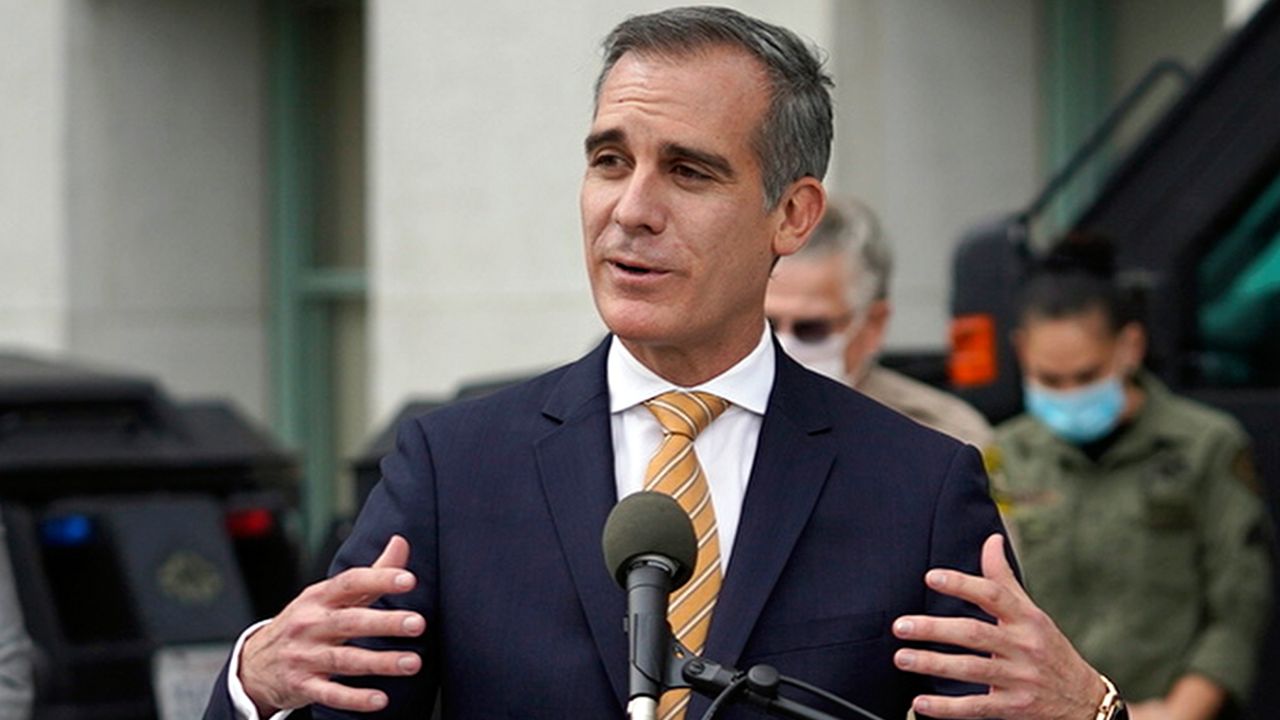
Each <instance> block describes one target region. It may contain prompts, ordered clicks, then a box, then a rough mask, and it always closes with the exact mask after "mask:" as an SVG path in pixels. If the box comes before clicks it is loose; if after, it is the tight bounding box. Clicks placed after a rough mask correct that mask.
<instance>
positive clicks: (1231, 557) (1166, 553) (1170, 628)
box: [993, 375, 1271, 703]
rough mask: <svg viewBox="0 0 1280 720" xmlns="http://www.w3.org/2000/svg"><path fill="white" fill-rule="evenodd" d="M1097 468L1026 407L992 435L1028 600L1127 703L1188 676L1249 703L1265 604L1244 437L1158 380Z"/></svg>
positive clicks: (1258, 508)
mask: <svg viewBox="0 0 1280 720" xmlns="http://www.w3.org/2000/svg"><path fill="white" fill-rule="evenodd" d="M1139 383H1140V384H1141V386H1142V387H1143V389H1144V390H1145V391H1146V402H1145V403H1144V405H1143V407H1142V409H1141V411H1140V412H1139V414H1138V416H1137V417H1136V418H1134V419H1133V421H1132V422H1131V423H1130V425H1129V427H1128V428H1126V429H1124V430H1123V431H1122V432H1121V434H1120V435H1119V436H1118V437H1116V438H1115V440H1114V443H1113V444H1112V445H1111V446H1110V447H1109V448H1107V449H1106V450H1105V451H1104V452H1103V454H1102V455H1101V456H1100V457H1099V458H1098V461H1097V462H1096V463H1095V462H1094V461H1092V460H1090V459H1089V458H1088V457H1087V456H1086V455H1085V454H1084V453H1082V452H1081V451H1080V450H1079V448H1077V447H1076V446H1073V445H1071V444H1069V443H1067V442H1065V441H1063V440H1060V439H1058V438H1057V437H1056V436H1054V435H1053V434H1051V433H1050V432H1049V431H1048V430H1047V429H1046V428H1045V427H1044V426H1043V425H1041V424H1040V423H1039V422H1038V421H1036V420H1034V419H1033V418H1031V417H1029V416H1027V415H1022V416H1019V417H1016V418H1014V419H1012V420H1010V421H1008V422H1007V423H1004V424H1003V425H1001V426H1000V427H998V428H997V429H996V448H995V450H996V452H997V453H998V462H999V464H1000V466H1001V467H1000V472H997V473H995V474H994V475H993V485H994V488H995V495H996V501H997V504H998V505H1000V507H1001V509H1002V510H1003V511H1004V513H1005V520H1006V522H1007V523H1009V524H1011V525H1012V527H1013V529H1014V530H1015V533H1014V537H1015V543H1016V546H1017V547H1016V549H1017V553H1018V557H1019V559H1020V561H1021V563H1022V571H1023V577H1024V580H1025V582H1026V585H1027V589H1028V590H1029V591H1030V593H1031V596H1032V597H1033V598H1034V599H1035V601H1036V602H1037V603H1038V604H1040V606H1041V607H1042V608H1043V609H1044V610H1045V611H1046V612H1048V613H1049V615H1050V616H1051V617H1052V618H1053V619H1054V620H1055V621H1056V622H1057V623H1058V625H1059V626H1060V627H1061V628H1062V630H1063V631H1064V632H1065V633H1066V635H1067V637H1069V638H1070V639H1071V641H1072V642H1073V643H1074V644H1075V646H1076V647H1077V648H1078V649H1079V650H1080V652H1081V654H1082V655H1084V657H1085V658H1086V659H1087V660H1088V661H1089V662H1090V663H1091V664H1093V665H1094V667H1096V668H1098V670H1099V671H1101V672H1102V673H1104V674H1106V675H1107V676H1109V677H1110V678H1112V680H1113V681H1115V683H1116V685H1117V686H1119V687H1120V689H1121V692H1123V693H1124V694H1125V696H1126V697H1127V698H1128V699H1129V700H1131V701H1141V700H1145V699H1149V698H1153V697H1160V696H1163V695H1165V694H1166V693H1167V692H1168V691H1169V689H1170V688H1171V686H1172V685H1173V683H1174V681H1175V680H1177V679H1178V678H1179V677H1180V676H1182V675H1184V674H1187V673H1198V674H1201V675H1204V676H1207V677H1208V678H1209V679H1210V680H1212V681H1214V682H1216V683H1217V684H1218V685H1220V686H1222V687H1223V688H1225V689H1226V690H1227V692H1228V693H1229V694H1230V695H1231V697H1232V699H1233V700H1235V701H1236V702H1237V703H1239V702H1247V699H1248V695H1249V691H1250V687H1251V684H1252V679H1253V676H1254V674H1255V665H1256V661H1257V656H1258V651H1259V645H1260V642H1261V639H1262V636H1263V633H1264V630H1265V628H1266V623H1267V619H1268V613H1269V609H1270V601H1271V597H1270V594H1271V578H1270V567H1271V565H1270V550H1269V548H1270V526H1269V524H1268V520H1267V516H1266V511H1265V508H1264V505H1263V503H1262V500H1261V499H1260V493H1259V489H1258V486H1257V478H1256V477H1255V475H1254V472H1253V466H1252V463H1251V459H1250V454H1249V448H1248V438H1247V436H1246V435H1245V433H1244V431H1243V430H1242V429H1241V428H1240V426H1239V424H1238V423H1237V422H1236V421H1235V420H1234V419H1232V418H1230V417H1229V416H1227V415H1225V414H1223V413H1220V412H1218V411H1216V410H1211V409H1209V408H1207V407H1205V406H1203V405H1200V404H1197V403H1194V402H1191V401H1189V400H1185V399H1182V398H1178V397H1175V396H1173V395H1172V394H1170V393H1169V391H1168V390H1167V389H1166V388H1165V387H1164V386H1163V385H1162V384H1160V383H1159V382H1158V381H1157V380H1155V378H1154V377H1151V376H1149V375H1143V376H1142V377H1140V379H1139Z"/></svg>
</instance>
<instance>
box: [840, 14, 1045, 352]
mask: <svg viewBox="0 0 1280 720" xmlns="http://www.w3.org/2000/svg"><path fill="white" fill-rule="evenodd" d="M837 8H838V9H837V18H838V22H839V26H840V33H839V36H838V37H839V45H838V54H837V60H838V65H837V67H836V70H837V82H838V83H839V84H840V86H841V90H840V91H839V94H838V98H839V100H840V106H839V108H838V109H837V114H836V117H837V120H836V122H837V125H836V129H837V132H836V150H835V167H836V172H837V178H836V181H837V182H835V183H832V184H833V185H835V186H837V187H838V189H840V190H847V191H849V192H853V193H855V194H857V195H859V196H861V197H862V198H863V199H864V200H866V201H867V202H868V203H869V204H870V205H871V206H872V207H873V208H875V210H876V211H877V212H878V213H879V215H880V219H881V224H882V226H883V228H884V231H885V233H886V235H887V237H888V238H889V241H890V242H891V244H892V245H893V248H894V252H895V256H896V260H897V262H896V264H895V268H894V276H893V284H892V289H891V293H892V301H893V307H894V315H893V319H892V321H891V324H890V328H889V334H888V338H887V344H888V346H889V347H897V348H940V347H943V346H945V345H946V343H947V334H946V333H947V322H948V318H949V309H948V302H949V297H950V295H949V293H950V271H951V270H950V268H951V254H952V250H953V249H954V246H955V243H956V241H957V240H958V238H959V236H960V234H961V233H962V232H963V231H964V230H965V229H967V228H968V227H970V226H971V225H972V224H973V223H974V222H975V221H979V220H982V219H984V217H986V216H988V215H992V214H997V213H1003V212H1009V211H1012V210H1015V209H1018V208H1020V207H1021V206H1022V205H1024V204H1025V203H1026V202H1027V201H1028V200H1030V199H1031V197H1032V196H1033V195H1034V193H1035V192H1036V190H1037V189H1038V183H1039V179H1038V167H1037V157H1038V156H1039V144H1038V143H1039V138H1038V136H1037V112H1038V110H1037V108H1038V105H1039V87H1040V86H1039V78H1038V72H1039V67H1038V45H1037V42H1038V41H1037V33H1038V29H1037V27H1038V26H1037V18H1036V9H1035V4H1034V3H1028V2H1025V1H1024V0H953V1H948V2H932V3H930V2H895V1H893V0H857V1H855V2H840V3H837Z"/></svg>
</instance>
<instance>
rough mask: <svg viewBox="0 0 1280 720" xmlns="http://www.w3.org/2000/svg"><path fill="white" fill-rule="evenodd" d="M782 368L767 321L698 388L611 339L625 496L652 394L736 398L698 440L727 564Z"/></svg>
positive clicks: (245, 711)
mask: <svg viewBox="0 0 1280 720" xmlns="http://www.w3.org/2000/svg"><path fill="white" fill-rule="evenodd" d="M775 370H776V359H775V358H774V355H773V342H772V340H771V337H770V335H769V328H768V326H767V325H766V326H765V327H764V329H763V330H761V333H760V342H759V343H757V344H756V347H755V349H754V350H752V351H751V352H750V353H749V354H748V355H747V356H746V357H745V358H743V359H742V360H740V361H738V363H737V364H736V365H734V366H733V367H731V368H729V369H728V370H726V371H724V372H723V373H721V374H719V375H717V376H715V377H714V378H712V379H710V380H708V381H706V382H705V383H702V384H701V385H698V386H697V387H691V388H681V387H678V386H676V385H674V384H672V383H671V382H670V381H669V380H663V379H662V378H661V377H659V376H658V375H657V374H656V373H654V372H653V371H652V370H650V369H649V368H647V367H645V366H644V365H641V364H640V361H639V360H637V359H636V357H635V356H634V355H632V354H631V352H630V351H628V350H627V349H626V347H624V346H623V345H622V343H621V342H620V341H619V340H618V338H617V337H616V336H615V337H614V338H613V341H612V343H611V344H610V345H609V357H608V360H607V361H606V367H605V374H606V381H607V382H608V386H609V424H610V427H611V428H612V431H613V463H614V471H613V472H614V482H615V483H616V484H617V490H618V497H619V498H623V497H626V496H627V495H630V494H632V493H634V492H638V491H640V490H642V489H644V473H645V470H646V469H647V467H648V465H649V459H650V458H651V457H653V454H654V452H656V451H657V449H658V445H659V443H661V442H662V427H661V426H660V425H658V420H657V418H655V417H654V416H653V413H651V412H649V410H648V409H647V408H646V407H645V406H644V405H643V403H644V401H645V400H648V399H650V398H653V397H656V396H658V395H661V394H662V393H664V392H667V391H669V390H674V389H680V390H701V391H703V392H709V393H712V394H715V395H719V396H720V397H722V398H724V399H725V400H728V401H729V402H730V403H732V405H730V406H729V409H728V410H725V411H724V414H722V415H721V416H720V417H719V418H717V419H716V420H715V422H713V423H711V424H710V425H708V426H707V429H706V430H703V431H702V433H700V434H699V435H698V437H697V439H696V440H694V443H693V447H694V451H695V452H696V453H697V454H698V462H699V463H700V464H701V465H702V472H703V473H704V474H705V475H706V477H707V484H708V485H710V486H711V502H712V506H713V507H714V508H715V512H716V526H717V530H718V532H719V533H720V564H721V570H727V569H728V567H729V557H730V555H731V554H732V552H733V541H734V538H735V537H737V534H738V519H739V518H740V517H741V516H742V500H743V498H744V497H745V496H746V494H747V480H748V478H750V477H751V466H752V463H754V462H755V457H756V445H757V444H758V443H759V440H760V425H761V423H763V422H764V410H765V407H766V406H767V405H768V403H769V393H770V391H771V390H772V389H773V376H774V372H775ZM266 622H267V621H263V622H261V623H258V624H256V625H254V626H252V627H250V628H249V629H248V630H246V631H245V632H244V634H243V635H241V636H240V639H239V640H238V641H237V642H236V646H235V648H234V649H233V650H232V653H231V666H230V668H229V669H228V672H227V685H228V686H229V690H230V692H231V700H232V704H233V705H234V706H235V711H236V716H237V717H238V718H239V719H240V720H259V717H258V711H257V708H255V707H254V706H253V702H252V701H251V700H249V696H248V695H247V694H245V692H244V687H243V685H242V684H241V683H240V677H239V666H240V649H241V648H242V647H243V646H244V641H245V638H247V637H249V635H250V634H251V633H252V632H253V631H254V630H257V629H258V628H259V627H261V626H262V625H263V624H265V623H266ZM290 712H292V711H291V710H282V711H280V712H278V713H276V714H275V715H272V716H271V718H270V720H284V718H285V717H287V716H288V715H289V713H290Z"/></svg>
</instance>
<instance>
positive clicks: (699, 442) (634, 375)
mask: <svg viewBox="0 0 1280 720" xmlns="http://www.w3.org/2000/svg"><path fill="white" fill-rule="evenodd" d="M775 362H776V359H775V358H774V356H773V343H772V341H771V338H770V336H769V331H768V328H767V327H766V328H765V329H764V330H763V331H762V332H761V336H760V342H759V343H758V344H757V345H756V348H755V349H754V350H752V351H751V353H750V354H748V355H747V356H746V357H745V358H743V359H742V360H739V361H738V364H736V365H734V366H733V367H731V368H729V369H728V370H726V371H725V372H723V373H721V374H719V375H717V376H715V377H714V378H712V379H710V380H708V381H706V382H705V383H702V384H701V385H698V386H697V387H692V388H678V389H680V390H701V391H703V392H709V393H712V394H714V395H719V396H720V397H722V398H724V399H725V400H728V401H729V402H730V403H732V405H730V406H729V409H728V410H725V411H724V414H723V415H721V416H720V417H719V418H717V419H716V420H715V422H713V423H711V424H710V425H708V426H707V429H706V430H703V431H702V432H701V433H700V434H699V435H698V437H697V439H695V440H694V442H693V449H694V452H696V453H697V455H698V463H699V464H701V465H702V472H703V474H705V475H706V477H707V484H708V485H710V486H711V503H712V507H714V508H715V512H716V526H717V531H718V532H719V534H720V564H721V570H722V571H723V570H727V569H728V567H729V557H730V555H731V554H732V552H733V540H734V538H735V537H737V534H738V518H740V517H741V516H742V499H743V498H744V497H745V496H746V494H747V479H748V478H750V477H751V465H752V463H753V462H754V461H755V457H756V444H757V443H758V442H759V440H760V425H761V423H763V422H764V409H765V406H766V405H768V403H769V392H770V391H771V390H772V389H773V375H774V369H775V368H774V365H775ZM606 374H607V379H608V382H609V422H610V425H611V426H612V429H613V475H614V481H615V482H616V483H617V487H618V497H619V498H624V497H626V496H627V495H630V494H631V493H634V492H638V491H640V490H643V489H644V473H645V470H646V469H647V468H648V466H649V459H650V458H652V457H653V454H654V452H656V451H657V449H658V445H659V444H660V443H661V442H662V426H660V425H659V424H658V420H657V418H655V417H654V416H653V413H651V412H649V409H648V408H646V407H645V406H644V405H643V404H642V403H644V401H645V400H648V399H650V398H653V397H656V396H658V395H661V394H662V393H664V392H667V391H668V390H673V389H677V386H676V385H673V384H672V383H671V382H670V381H669V380H663V379H662V378H660V377H658V375H657V374H656V373H654V372H653V371H652V370H650V369H649V368H647V367H645V366H644V365H641V364H640V361H639V360H636V358H635V356H634V355H632V354H631V353H630V352H629V351H628V350H627V348H626V347H624V346H623V344H622V343H621V342H620V341H619V340H618V338H617V337H614V338H613V343H612V344H611V345H610V346H609V359H608V362H607V365H606Z"/></svg>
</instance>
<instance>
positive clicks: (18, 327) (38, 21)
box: [0, 0, 68, 352]
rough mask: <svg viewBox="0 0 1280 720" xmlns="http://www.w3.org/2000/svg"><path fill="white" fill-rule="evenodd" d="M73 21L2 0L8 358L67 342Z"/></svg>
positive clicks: (1, 183)
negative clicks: (67, 92) (68, 90)
mask: <svg viewBox="0 0 1280 720" xmlns="http://www.w3.org/2000/svg"><path fill="white" fill-rule="evenodd" d="M65 33H66V14H65V12H64V8H63V4H62V3H59V2H47V0H0V98H3V100H0V352H4V351H6V350H7V351H11V352H12V351H20V352H32V351H35V352H56V351H60V350H63V349H65V347H66V344H67V335H68V332H67V321H66V306H67V299H66V295H67V290H66V289H67V278H66V273H65V266H66V259H67V248H66V190H65V186H66V159H67V158H66V147H65V144H64V142H63V136H64V133H65V130H66V121H67V118H66V106H65V103H64V101H63V94H64V89H65V86H66V63H65Z"/></svg>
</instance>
